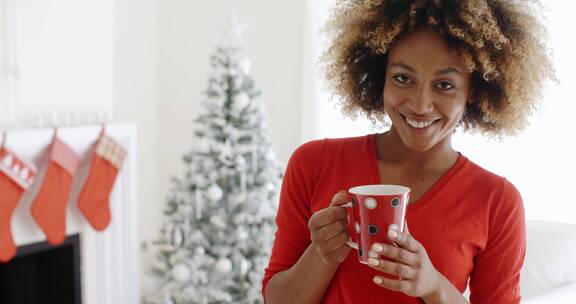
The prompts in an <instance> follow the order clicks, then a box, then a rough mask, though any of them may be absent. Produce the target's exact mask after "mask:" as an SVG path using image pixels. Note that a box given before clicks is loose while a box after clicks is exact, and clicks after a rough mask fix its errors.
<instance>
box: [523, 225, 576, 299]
mask: <svg viewBox="0 0 576 304" xmlns="http://www.w3.org/2000/svg"><path fill="white" fill-rule="evenodd" d="M520 288H521V292H522V298H523V300H522V303H523V304H575V303H576V225H570V224H563V223H556V222H546V221H527V223H526V261H525V262H524V268H523V269H522V276H521V286H520Z"/></svg>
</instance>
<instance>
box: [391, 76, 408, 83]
mask: <svg viewBox="0 0 576 304" xmlns="http://www.w3.org/2000/svg"><path fill="white" fill-rule="evenodd" d="M393 78H394V80H396V81H397V82H398V83H408V82H409V81H410V78H408V76H406V75H394V77H393Z"/></svg>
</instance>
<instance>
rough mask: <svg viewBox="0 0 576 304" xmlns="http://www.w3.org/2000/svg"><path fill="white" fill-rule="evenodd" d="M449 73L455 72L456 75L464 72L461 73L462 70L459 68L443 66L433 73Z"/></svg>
mask: <svg viewBox="0 0 576 304" xmlns="http://www.w3.org/2000/svg"><path fill="white" fill-rule="evenodd" d="M450 73H456V74H458V75H463V74H464V73H462V70H460V69H459V68H456V67H448V68H445V69H443V70H440V71H438V72H436V73H434V74H435V75H445V74H450Z"/></svg>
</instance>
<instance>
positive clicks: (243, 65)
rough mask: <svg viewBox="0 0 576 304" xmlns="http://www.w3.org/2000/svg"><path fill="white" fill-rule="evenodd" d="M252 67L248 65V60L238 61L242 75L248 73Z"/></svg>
mask: <svg viewBox="0 0 576 304" xmlns="http://www.w3.org/2000/svg"><path fill="white" fill-rule="evenodd" d="M251 67H252V64H251V63H250V60H249V59H248V58H242V59H240V61H239V62H238V68H239V69H240V71H242V73H244V74H248V73H250V68H251Z"/></svg>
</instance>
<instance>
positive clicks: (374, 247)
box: [372, 243, 384, 252]
mask: <svg viewBox="0 0 576 304" xmlns="http://www.w3.org/2000/svg"><path fill="white" fill-rule="evenodd" d="M372 250H373V251H374V252H382V250H384V247H382V245H380V244H377V243H376V244H374V245H372Z"/></svg>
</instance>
